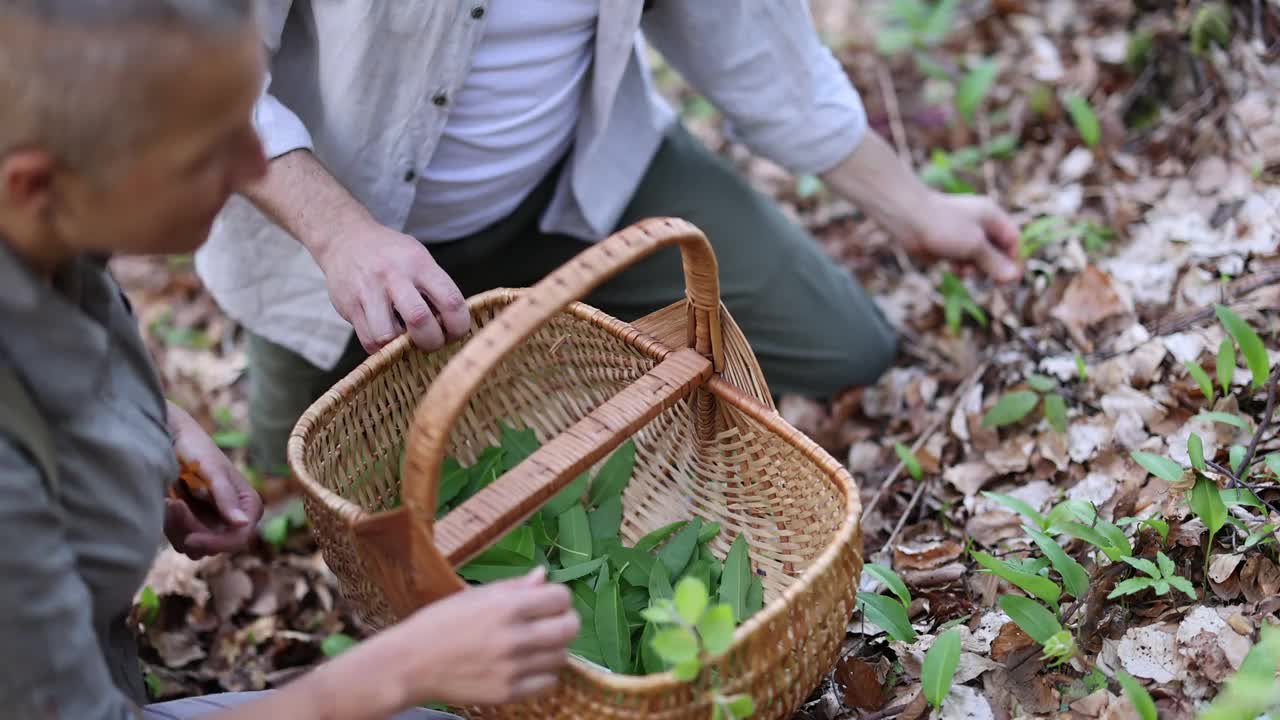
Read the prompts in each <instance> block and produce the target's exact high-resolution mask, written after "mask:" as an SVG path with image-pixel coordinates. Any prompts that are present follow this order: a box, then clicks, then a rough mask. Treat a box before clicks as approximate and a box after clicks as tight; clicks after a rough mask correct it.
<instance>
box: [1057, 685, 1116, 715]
mask: <svg viewBox="0 0 1280 720" xmlns="http://www.w3.org/2000/svg"><path fill="white" fill-rule="evenodd" d="M1113 697H1114V696H1113V695H1112V694H1111V693H1109V692H1107V690H1106V688H1103V689H1101V690H1097V691H1095V692H1093V693H1091V694H1089V695H1085V696H1084V697H1082V698H1080V699H1079V700H1076V701H1075V702H1073V703H1071V704H1070V705H1069V706H1068V707H1069V708H1070V709H1071V716H1072V717H1078V718H1100V717H1102V715H1103V713H1105V712H1106V711H1107V708H1108V707H1110V705H1111V699H1112V698H1113Z"/></svg>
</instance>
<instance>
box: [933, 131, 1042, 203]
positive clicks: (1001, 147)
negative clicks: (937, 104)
mask: <svg viewBox="0 0 1280 720" xmlns="http://www.w3.org/2000/svg"><path fill="white" fill-rule="evenodd" d="M1017 149H1018V138H1017V137H1016V136H1014V135H1012V134H1002V135H997V136H996V137H994V138H992V139H991V142H989V143H987V144H986V145H983V146H981V147H978V146H973V145H970V146H966V147H962V148H960V149H958V150H954V151H952V152H947V151H945V150H942V149H939V148H935V149H934V150H933V152H932V153H930V156H929V162H928V163H927V164H925V166H924V167H923V168H922V169H921V171H920V179H921V180H922V181H923V182H924V183H925V184H926V185H929V186H930V187H935V188H938V189H939V190H942V191H943V192H946V193H950V194H952V195H972V194H974V193H976V192H977V189H976V188H975V187H974V186H973V184H972V183H971V182H970V181H969V178H970V177H972V176H973V175H974V174H975V173H976V172H977V171H978V169H979V168H981V166H982V163H983V161H985V160H989V159H1003V158H1008V157H1012V155H1013V153H1014V152H1015V151H1016V150H1017Z"/></svg>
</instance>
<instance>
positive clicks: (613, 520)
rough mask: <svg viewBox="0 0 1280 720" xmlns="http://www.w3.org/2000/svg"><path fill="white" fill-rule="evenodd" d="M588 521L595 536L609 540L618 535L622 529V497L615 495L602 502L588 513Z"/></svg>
mask: <svg viewBox="0 0 1280 720" xmlns="http://www.w3.org/2000/svg"><path fill="white" fill-rule="evenodd" d="M587 523H588V524H589V525H590V526H591V537H593V538H596V539H598V540H607V539H609V538H616V537H618V533H619V532H620V531H621V529H622V498H620V497H618V496H617V495H615V496H613V497H611V498H609V499H607V500H605V501H604V502H602V503H600V505H599V506H598V507H596V509H595V510H592V511H591V512H590V513H588V514H587Z"/></svg>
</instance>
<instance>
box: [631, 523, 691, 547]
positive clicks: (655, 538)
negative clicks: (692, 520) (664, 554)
mask: <svg viewBox="0 0 1280 720" xmlns="http://www.w3.org/2000/svg"><path fill="white" fill-rule="evenodd" d="M688 524H689V521H688V520H679V521H677V522H673V523H671V524H670V525H663V526H662V527H660V528H658V529H657V530H654V531H653V532H651V533H649V534H648V535H645V536H644V537H642V538H640V541H639V542H637V543H636V545H635V547H636V549H637V550H639V551H640V552H651V551H652V550H653V549H654V548H656V547H658V546H659V545H661V544H662V543H663V542H664V541H665V540H666V539H667V538H669V537H671V536H672V535H675V534H676V533H677V532H679V531H680V530H683V529H684V526H685V525H688Z"/></svg>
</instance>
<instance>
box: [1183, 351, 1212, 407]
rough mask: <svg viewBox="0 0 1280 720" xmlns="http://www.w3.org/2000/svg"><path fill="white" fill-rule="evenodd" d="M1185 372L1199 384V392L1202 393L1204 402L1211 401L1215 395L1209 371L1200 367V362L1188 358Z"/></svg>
mask: <svg viewBox="0 0 1280 720" xmlns="http://www.w3.org/2000/svg"><path fill="white" fill-rule="evenodd" d="M1185 367H1186V368H1187V373H1188V374H1189V375H1191V379H1192V380H1195V381H1196V385H1198V386H1200V394H1201V395H1204V399H1205V402H1209V403H1212V402H1213V399H1214V397H1215V395H1214V391H1213V381H1212V380H1210V379H1209V373H1207V372H1205V371H1204V368H1202V367H1200V363H1198V362H1196V361H1194V360H1188V361H1187V362H1186V363H1185Z"/></svg>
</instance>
